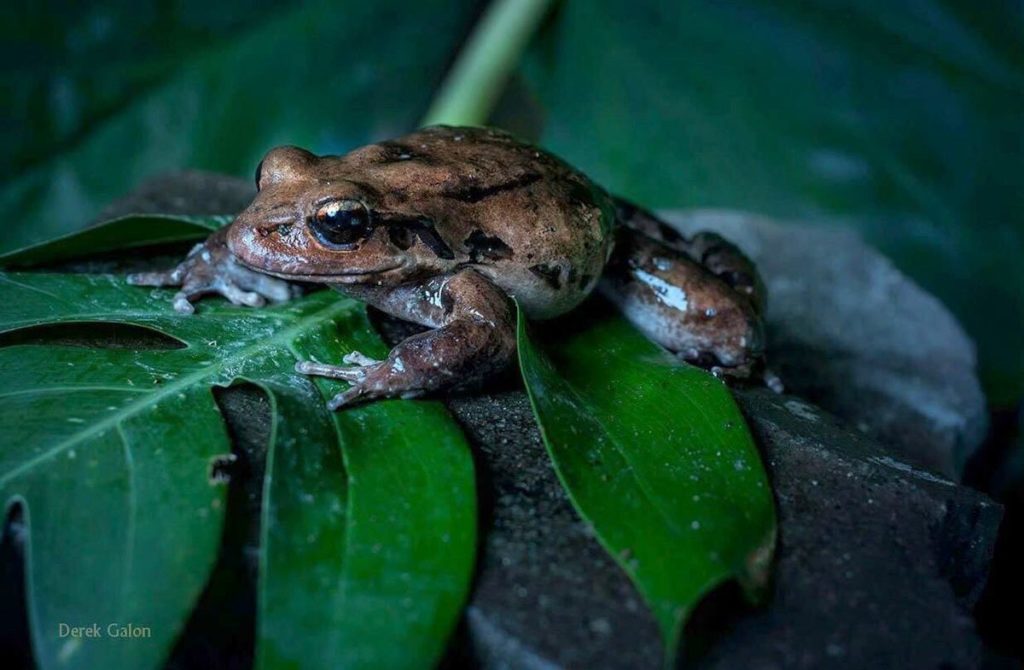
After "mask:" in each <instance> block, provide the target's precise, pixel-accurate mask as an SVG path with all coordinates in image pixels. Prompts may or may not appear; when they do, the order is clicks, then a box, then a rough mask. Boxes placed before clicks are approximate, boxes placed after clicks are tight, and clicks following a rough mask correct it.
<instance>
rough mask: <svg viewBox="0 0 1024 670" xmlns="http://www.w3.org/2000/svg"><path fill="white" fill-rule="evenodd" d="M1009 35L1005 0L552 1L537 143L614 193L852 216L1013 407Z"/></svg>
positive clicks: (540, 62) (1022, 191)
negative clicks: (925, 295)
mask: <svg viewBox="0 0 1024 670" xmlns="http://www.w3.org/2000/svg"><path fill="white" fill-rule="evenodd" d="M1022 43H1024V22H1022V21H1021V20H1020V16H1019V12H1018V11H1017V10H1016V9H1014V8H1013V6H1012V5H1005V4H1003V5H999V6H994V5H991V4H979V3H972V2H946V1H944V0H920V1H917V2H910V3H906V2H899V3H894V2H887V1H886V0H867V1H862V2H850V1H849V0H830V1H828V2H824V3H798V2H792V1H784V2H771V3H768V2H758V1H754V0H727V1H724V2H700V3H689V2H653V3H643V5H642V7H638V4H637V3H636V2H634V1H633V0H594V1H593V2H570V3H565V4H564V6H563V7H562V11H560V12H559V14H558V16H557V19H556V20H555V21H554V22H553V23H552V25H551V27H550V30H549V32H548V39H545V40H541V41H538V42H537V43H535V44H534V48H533V51H532V54H531V57H530V60H529V67H528V68H527V69H526V73H527V75H528V80H529V81H530V82H531V83H532V85H533V91H532V92H533V93H534V95H535V96H536V98H537V99H538V100H539V104H540V105H542V106H543V108H544V109H545V128H544V134H543V137H542V141H543V143H544V144H545V145H546V146H547V147H549V148H550V149H551V150H553V151H556V152H557V153H559V154H561V155H562V156H563V157H564V158H566V159H567V160H569V161H570V162H572V163H574V164H575V165H576V166H577V167H579V168H580V169H582V170H584V171H586V172H587V173H588V174H590V175H591V176H592V177H594V178H595V179H596V180H598V181H599V182H600V183H601V184H602V185H603V186H605V187H607V188H608V189H610V190H612V191H614V192H616V193H618V194H621V195H623V196H626V197H629V198H631V199H633V200H635V201H636V202H639V203H643V204H644V205H647V206H649V207H681V206H683V207H725V208H729V209H749V210H754V211H759V212H763V213H765V214H769V215H775V216H780V217H793V218H802V219H806V220H810V221H825V220H828V219H831V220H832V221H831V222H832V223H833V224H834V223H835V222H836V221H837V220H838V221H839V222H841V223H843V224H844V225H853V226H856V227H857V228H859V230H861V231H862V232H863V233H864V234H865V235H866V237H867V238H868V239H869V240H870V241H871V242H872V243H874V244H875V245H877V246H878V247H879V248H881V249H882V251H884V252H885V253H887V254H888V255H890V256H891V257H892V258H893V259H894V261H895V262H896V263H897V265H898V266H899V267H900V268H901V269H903V270H904V271H906V272H907V273H908V274H910V275H911V276H912V277H914V278H915V279H916V280H917V281H919V282H920V283H921V284H922V285H924V286H925V288H927V289H929V290H930V291H932V292H934V293H935V294H936V295H937V296H938V297H939V298H941V299H942V300H943V301H944V302H945V303H946V304H947V305H948V306H949V307H950V308H951V309H952V310H953V312H954V313H955V314H956V315H957V316H958V317H959V318H960V319H961V320H962V321H963V322H964V325H965V326H966V328H967V330H968V331H969V332H970V333H971V335H972V336H973V337H974V338H975V339H976V340H977V341H978V343H979V354H980V361H981V368H982V373H983V379H984V381H985V383H986V387H987V390H988V391H989V393H990V396H991V397H992V399H993V400H994V401H995V402H997V403H1005V404H1010V405H1012V404H1014V403H1015V401H1016V399H1018V398H1020V397H1021V395H1022V394H1024V355H1022V354H1021V346H1020V337H1019V333H1021V332H1024V290H1021V287H1024V265H1022V264H1021V263H1020V258H1021V257H1022V256H1024V226H1022V225H1021V222H1022V218H1021V212H1024V170H1022V169H1021V166H1022V165H1024V124H1022V123H1021V118H1024V58H1022V51H1021V48H1020V45H1021V44H1022ZM581 129H586V131H585V132H581ZM993 314H998V315H999V318H993V317H992V315H993Z"/></svg>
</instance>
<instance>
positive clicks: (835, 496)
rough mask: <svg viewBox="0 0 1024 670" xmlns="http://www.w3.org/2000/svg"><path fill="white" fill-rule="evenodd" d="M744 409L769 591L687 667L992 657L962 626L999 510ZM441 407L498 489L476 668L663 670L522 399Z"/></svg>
mask: <svg viewBox="0 0 1024 670" xmlns="http://www.w3.org/2000/svg"><path fill="white" fill-rule="evenodd" d="M738 398H739V400H740V403H741V406H742V407H743V410H744V412H745V413H746V415H747V418H748V421H749V422H750V425H751V427H752V428H753V430H754V433H755V436H756V437H757V439H758V443H759V444H760V445H761V447H762V449H763V454H764V457H765V459H766V461H767V464H768V467H769V473H770V476H771V478H772V481H773V484H774V490H775V493H776V497H777V502H778V513H779V522H780V543H779V551H778V563H777V567H776V573H775V583H774V591H773V594H772V598H771V600H770V602H769V603H768V604H767V606H765V607H763V608H760V609H755V610H753V611H747V612H744V614H743V616H738V617H735V619H734V620H732V621H729V622H728V626H727V627H726V630H724V631H723V630H721V626H710V630H703V631H701V632H700V633H701V634H708V633H710V634H711V636H712V638H713V639H712V640H711V641H709V642H708V643H707V645H706V647H707V652H706V653H705V654H703V655H700V654H697V655H696V657H695V658H694V657H691V658H690V659H689V660H690V662H691V663H693V664H695V665H697V666H700V667H709V668H801V667H804V668H818V667H830V668H843V667H848V668H863V667H911V668H918V667H920V668H934V667H940V666H943V667H965V668H968V667H978V666H979V664H980V662H981V660H982V659H981V657H982V652H983V650H982V645H981V642H980V640H979V639H978V637H977V635H976V633H975V632H974V626H973V622H972V620H971V618H970V613H969V612H970V607H971V606H972V605H973V603H974V602H975V601H976V599H977V597H978V596H979V594H980V591H981V589H982V587H983V586H984V583H985V577H986V571H987V566H988V563H989V560H990V558H991V552H992V547H993V545H994V542H995V537H996V532H997V529H998V525H999V520H1000V516H1001V511H1000V508H999V506H998V505H995V504H994V503H992V502H991V501H989V500H988V499H987V498H985V497H984V496H982V495H980V494H978V493H975V492H973V491H971V490H970V489H967V488H965V487H961V486H959V485H957V484H955V483H953V482H951V481H948V480H946V479H943V478H941V477H938V476H936V475H934V474H931V473H929V472H927V471H923V470H918V469H915V468H914V467H912V466H910V465H907V464H906V463H904V462H901V461H899V460H896V459H895V458H893V456H892V455H891V454H890V453H889V452H888V451H887V450H885V449H884V448H882V447H880V446H879V445H878V444H876V443H874V442H873V441H872V440H871V439H870V438H868V437H866V436H864V435H863V434H861V433H859V432H857V431H850V430H849V429H847V428H846V427H845V426H844V424H843V423H842V422H840V421H839V420H837V419H835V418H833V417H831V416H830V415H828V414H827V413H825V412H823V411H821V410H819V409H817V408H816V407H814V406H812V405H810V404H808V403H806V402H804V401H802V400H799V399H797V398H794V397H791V396H779V395H775V394H773V393H770V392H768V391H764V390H746V391H741V392H740V393H739V394H738ZM449 406H450V407H451V409H452V411H453V413H454V414H455V416H456V418H458V419H459V421H460V422H461V423H462V424H463V426H464V428H465V430H466V433H467V435H469V437H470V439H471V441H472V442H473V444H474V447H475V448H476V451H477V454H478V456H479V462H478V464H477V465H478V472H479V473H480V475H481V489H482V490H484V491H485V492H489V495H488V496H487V497H485V504H484V505H483V507H484V509H489V513H490V518H489V519H487V520H486V522H487V525H486V532H485V533H484V535H483V541H482V547H481V553H480V556H479V570H478V577H477V580H476V585H475V588H474V590H473V595H472V600H471V602H470V606H469V609H468V612H467V628H468V638H469V643H470V646H471V650H472V659H473V665H478V666H480V667H486V668H529V669H535V668H557V667H585V668H640V667H649V668H653V667H657V665H658V663H659V653H660V643H659V640H658V634H657V629H656V628H655V624H654V621H653V619H652V618H651V617H650V615H649V614H648V612H647V611H646V609H645V608H644V607H643V605H642V600H641V599H640V598H639V596H638V595H637V594H636V592H635V591H634V590H633V588H632V586H631V585H630V583H629V582H628V580H627V579H626V578H625V576H624V575H623V573H621V572H620V571H619V570H618V568H617V567H616V566H615V564H614V563H613V562H612V561H611V560H610V559H608V557H607V556H606V555H605V554H604V553H603V551H602V550H601V548H600V547H599V546H598V544H597V542H596V541H595V540H594V539H593V538H592V537H590V535H588V532H587V530H586V527H585V526H584V524H583V523H582V522H581V521H580V519H579V518H578V517H577V516H576V514H575V513H574V512H573V510H572V507H571V505H570V503H569V501H568V500H567V498H566V496H565V494H564V493H563V492H562V490H561V489H560V487H559V485H558V482H557V480H556V478H555V476H554V474H553V472H552V471H551V467H550V465H549V462H548V459H547V456H546V453H545V452H544V449H543V446H542V445H541V443H540V436H539V434H538V432H537V429H536V427H535V426H534V425H533V423H532V421H533V420H532V414H531V412H530V409H529V405H528V403H527V402H526V398H525V396H524V394H523V393H522V392H521V391H505V392H502V393H497V394H484V395H479V396H474V397H470V398H461V399H453V400H451V401H450V402H449ZM488 498H489V504H487V499H488ZM691 637H693V635H691ZM698 637H699V635H698Z"/></svg>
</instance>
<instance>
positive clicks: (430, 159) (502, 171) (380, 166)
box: [346, 126, 614, 318]
mask: <svg viewBox="0 0 1024 670" xmlns="http://www.w3.org/2000/svg"><path fill="white" fill-rule="evenodd" d="M346 161H347V162H352V163H353V166H352V167H354V168H356V169H357V170H358V171H359V173H360V174H361V175H362V176H364V177H366V178H368V179H369V181H371V182H372V183H374V184H378V185H380V184H384V185H386V188H384V189H380V190H381V191H382V192H381V193H380V197H381V200H382V202H383V203H385V204H386V206H388V207H389V208H391V209H405V210H406V211H409V212H415V213H417V214H420V215H423V216H426V217H429V218H430V219H431V220H433V221H435V222H436V225H437V229H438V232H439V233H440V234H441V235H442V236H443V237H444V238H445V241H446V242H447V244H448V246H449V247H451V248H452V249H453V252H454V253H455V254H456V255H457V258H456V259H455V260H456V261H458V262H461V263H462V264H470V265H474V266H476V267H477V269H478V270H479V271H480V272H481V274H484V275H485V276H487V277H489V278H490V279H491V280H492V281H494V282H495V283H496V284H498V285H499V286H501V287H502V288H503V289H505V290H506V291H507V292H508V293H509V294H511V295H513V296H515V297H516V299H517V300H519V302H520V304H521V305H523V307H524V309H526V311H527V313H529V314H530V315H531V316H533V317H536V318H547V317H552V316H557V315H558V314H562V313H564V312H567V311H569V310H570V309H572V308H573V307H575V306H576V305H577V304H579V303H580V302H581V301H582V300H583V299H584V298H585V297H586V296H587V294H589V293H590V292H591V291H592V290H593V288H594V286H595V285H596V284H597V280H598V278H599V277H600V275H601V271H602V269H603V267H604V265H605V263H606V262H607V259H608V256H609V254H610V252H611V246H612V235H611V229H612V225H613V221H614V207H613V205H612V203H611V200H610V198H609V197H608V195H607V194H606V193H605V192H604V191H603V190H602V189H601V188H599V187H597V186H596V185H594V184H593V183H592V182H591V181H590V179H588V178H587V177H586V176H585V175H583V174H582V173H580V172H578V171H577V170H575V169H573V168H572V167H570V166H569V165H568V164H566V163H565V162H563V161H562V160H560V159H558V158H556V157H554V156H552V155H551V154H549V153H547V152H545V151H543V150H541V149H538V148H536V147H533V146H531V145H529V144H525V143H523V142H521V141H519V140H517V139H516V138H515V137H513V136H512V135H509V134H508V133H505V132H502V131H500V130H495V129H488V128H453V127H447V126H434V127H430V128H425V129H423V130H420V131H417V132H414V133H411V134H409V135H406V136H404V137H401V138H398V139H395V140H390V141H386V142H381V143H378V144H374V145H370V146H367V147H364V148H362V149H359V150H358V151H356V152H353V153H352V154H349V155H348V156H346Z"/></svg>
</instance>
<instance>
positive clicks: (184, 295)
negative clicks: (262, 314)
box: [128, 230, 295, 314]
mask: <svg viewBox="0 0 1024 670" xmlns="http://www.w3.org/2000/svg"><path fill="white" fill-rule="evenodd" d="M128 283H129V284H134V285H136V286H180V287H181V290H180V291H178V292H177V293H176V294H175V295H174V298H173V304H174V309H175V310H176V311H178V312H181V313H182V314H192V313H193V312H195V307H194V306H193V305H192V303H193V302H194V301H196V300H198V299H199V298H201V297H202V296H204V295H211V294H218V295H222V296H224V297H225V298H227V299H228V300H229V301H230V302H231V303H232V304H235V305H247V306H249V307H262V306H263V305H265V304H266V303H267V301H268V300H269V301H270V302H284V301H286V300H288V299H289V298H291V297H292V296H293V295H294V289H295V287H293V286H292V285H291V284H289V283H288V282H286V281H284V280H283V279H276V278H274V277H270V276H268V275H265V274H262V273H260V272H256V271H255V270H250V269H249V268H247V267H245V266H244V265H242V264H241V263H239V262H238V261H237V260H235V257H234V256H233V255H232V254H231V252H230V251H229V250H228V248H227V244H226V243H225V241H224V235H223V230H221V231H218V232H216V233H214V234H213V235H211V236H210V238H209V239H207V240H206V241H205V242H201V243H199V244H197V245H196V246H194V247H192V250H191V251H190V252H189V253H188V256H186V257H185V260H183V261H182V262H181V263H179V264H178V265H177V266H176V267H174V268H172V269H170V270H166V271H162V272H139V273H136V274H131V275H128Z"/></svg>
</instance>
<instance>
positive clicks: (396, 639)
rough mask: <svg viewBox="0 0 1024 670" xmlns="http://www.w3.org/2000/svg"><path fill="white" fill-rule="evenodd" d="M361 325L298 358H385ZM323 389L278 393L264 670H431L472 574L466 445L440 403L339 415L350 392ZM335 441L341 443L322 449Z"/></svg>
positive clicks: (302, 383) (387, 405)
mask: <svg viewBox="0 0 1024 670" xmlns="http://www.w3.org/2000/svg"><path fill="white" fill-rule="evenodd" d="M354 319H355V320H356V321H357V323H355V324H353V326H352V327H348V328H340V329H338V330H337V331H336V332H335V333H333V334H332V333H314V332H311V333H309V334H307V335H305V336H303V337H301V338H298V339H297V340H296V341H295V342H294V343H293V351H294V353H295V355H296V356H297V357H300V358H303V359H305V358H314V359H316V360H323V361H329V360H338V358H337V347H336V346H335V345H336V343H335V342H334V340H335V338H340V340H341V347H342V350H343V351H345V352H347V351H351V350H353V349H355V350H358V351H361V352H363V353H365V354H368V355H375V356H380V355H384V354H386V350H385V349H383V347H382V345H381V343H380V342H379V340H378V339H377V338H376V336H375V335H373V334H372V331H371V330H370V328H369V324H368V323H367V322H366V321H365V319H364V317H363V315H362V312H360V313H359V315H358V316H357V317H354ZM317 385H318V386H319V387H320V388H321V389H322V390H323V397H321V395H320V394H319V393H318V392H317V390H316V387H314V386H313V384H311V383H310V382H309V381H307V380H304V379H300V380H299V381H298V382H296V383H293V384H290V385H289V386H287V387H280V386H270V387H268V388H269V389H270V390H271V392H272V394H273V396H274V398H275V414H276V416H277V418H278V421H277V427H276V431H277V434H276V437H277V444H276V446H275V449H274V451H273V453H272V456H271V460H270V463H272V467H270V468H268V472H269V473H270V477H269V478H268V480H267V485H266V490H265V505H264V519H265V522H264V539H263V552H264V553H263V555H262V557H261V558H262V562H261V566H262V570H261V579H260V624H259V625H260V628H259V645H258V649H257V665H258V667H261V668H268V669H269V668H291V667H302V668H335V667H345V668H418V667H430V666H431V665H433V664H434V663H435V662H436V661H437V660H438V659H439V658H440V656H441V654H442V653H443V652H444V648H445V643H446V641H447V639H448V636H449V635H450V633H451V631H452V629H453V628H454V626H455V624H456V622H457V621H458V618H459V616H460V614H461V611H462V605H463V603H464V601H465V598H466V594H467V592H468V589H469V581H470V575H471V573H472V568H473V558H474V553H475V545H476V537H475V532H476V491H475V484H474V476H473V464H472V458H471V456H470V451H469V446H468V445H467V443H466V442H465V439H464V437H463V436H462V433H461V431H460V430H459V428H458V427H457V426H455V425H454V423H453V422H452V420H451V418H450V417H449V416H448V415H447V413H446V412H445V411H444V409H443V407H442V406H441V405H440V404H438V403H433V402H410V401H388V402H377V403H373V404H372V405H369V406H366V407H356V408H353V409H349V410H345V411H343V412H339V413H333V414H332V413H330V412H328V411H327V410H326V409H325V407H324V400H323V398H327V397H330V396H331V395H333V394H334V393H336V392H337V391H339V390H341V388H342V387H343V385H341V384H338V383H332V382H328V381H326V380H318V382H317ZM335 431H336V433H335ZM326 433H330V434H331V435H336V436H335V437H333V438H332V439H331V440H330V441H325V434H326ZM339 438H340V445H341V451H340V452H339V451H338V450H337V448H336V447H335V445H336V444H337V443H338V441H339ZM346 482H347V489H346V488H345V487H344V485H345V483H346ZM339 484H340V486H339Z"/></svg>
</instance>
